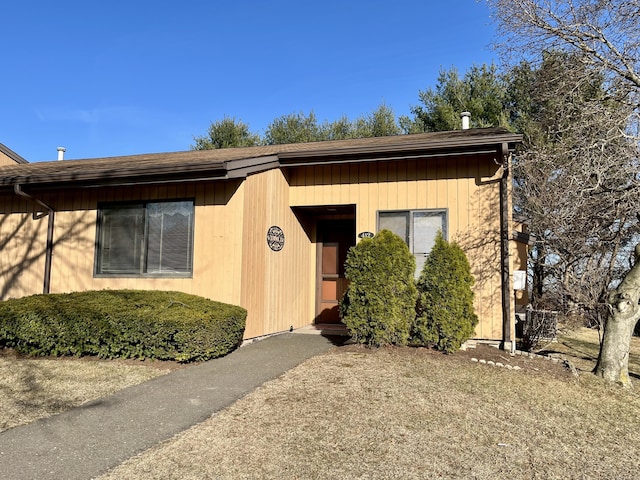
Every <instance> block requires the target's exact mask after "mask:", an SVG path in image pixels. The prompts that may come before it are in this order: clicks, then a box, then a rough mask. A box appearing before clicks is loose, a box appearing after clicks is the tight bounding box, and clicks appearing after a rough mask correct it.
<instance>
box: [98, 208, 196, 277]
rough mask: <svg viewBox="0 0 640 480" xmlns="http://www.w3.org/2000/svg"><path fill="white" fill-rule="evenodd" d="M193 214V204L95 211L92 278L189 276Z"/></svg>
mask: <svg viewBox="0 0 640 480" xmlns="http://www.w3.org/2000/svg"><path fill="white" fill-rule="evenodd" d="M193 211H194V207H193V201H176V202H173V201H172V202H149V203H135V204H126V205H105V206H103V207H101V208H99V210H98V234H97V242H96V275H125V276H126V275H136V276H145V275H149V276H185V275H190V274H191V273H192V271H193V269H192V265H193V213H194V212H193Z"/></svg>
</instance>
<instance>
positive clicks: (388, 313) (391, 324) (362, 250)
mask: <svg viewBox="0 0 640 480" xmlns="http://www.w3.org/2000/svg"><path fill="white" fill-rule="evenodd" d="M415 269H416V263H415V259H414V257H413V255H411V253H410V252H409V249H408V248H407V245H406V244H405V243H404V241H403V240H402V239H401V238H400V237H398V236H397V235H395V234H394V233H392V232H390V231H389V230H382V231H381V232H380V233H378V234H377V235H376V236H375V237H373V238H370V239H369V238H363V239H362V240H360V242H359V243H358V244H357V245H356V246H355V247H352V248H351V249H350V250H349V252H348V254H347V261H346V262H345V275H346V277H347V279H348V280H349V281H350V283H349V288H348V289H347V292H346V293H345V295H344V297H343V299H342V301H341V305H340V312H341V315H342V318H343V321H344V323H345V324H346V326H347V329H348V330H349V333H350V334H351V336H352V338H353V339H354V340H355V341H357V342H359V343H365V344H367V345H369V346H380V345H388V344H399V345H404V344H406V343H407V340H408V338H409V326H410V325H411V323H412V322H413V319H414V317H415V305H416V297H417V291H416V286H415V281H414V279H413V275H414V272H415Z"/></svg>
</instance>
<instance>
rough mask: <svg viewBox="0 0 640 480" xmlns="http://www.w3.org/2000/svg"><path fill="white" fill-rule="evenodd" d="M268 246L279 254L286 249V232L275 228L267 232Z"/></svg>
mask: <svg viewBox="0 0 640 480" xmlns="http://www.w3.org/2000/svg"><path fill="white" fill-rule="evenodd" d="M267 245H269V248H270V249H271V250H273V251H274V252H279V251H280V250H282V248H283V247H284V232H283V231H282V229H281V228H280V227H277V226H275V225H274V226H273V227H269V230H267Z"/></svg>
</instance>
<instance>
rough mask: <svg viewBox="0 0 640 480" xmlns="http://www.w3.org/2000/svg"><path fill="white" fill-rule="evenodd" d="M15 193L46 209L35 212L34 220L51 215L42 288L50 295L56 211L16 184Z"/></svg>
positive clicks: (43, 291)
mask: <svg viewBox="0 0 640 480" xmlns="http://www.w3.org/2000/svg"><path fill="white" fill-rule="evenodd" d="M13 191H14V192H15V193H16V195H20V196H21V197H25V198H28V199H29V200H31V201H32V202H34V203H36V204H38V205H40V206H41V207H43V208H44V210H45V211H44V212H33V219H34V220H39V219H41V218H43V217H45V216H47V215H49V223H48V225H47V244H46V247H45V256H44V282H43V287H42V293H44V294H47V293H49V290H50V286H51V259H52V257H53V227H54V222H55V211H54V210H53V207H51V206H49V205H47V204H46V203H44V202H43V201H42V200H38V199H37V198H34V197H32V196H31V195H29V194H28V193H27V192H25V191H23V190H22V188H21V187H20V185H19V184H15V185H14V186H13Z"/></svg>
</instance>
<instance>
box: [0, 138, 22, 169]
mask: <svg viewBox="0 0 640 480" xmlns="http://www.w3.org/2000/svg"><path fill="white" fill-rule="evenodd" d="M0 152H2V153H4V154H5V155H6V156H7V157H9V158H10V159H11V160H13V161H14V162H16V163H19V164H25V163H29V162H28V161H27V159H26V158H23V157H21V156H20V155H18V154H17V153H16V152H14V151H13V150H11V149H10V148H9V147H7V146H6V145H3V144H2V143H0Z"/></svg>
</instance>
